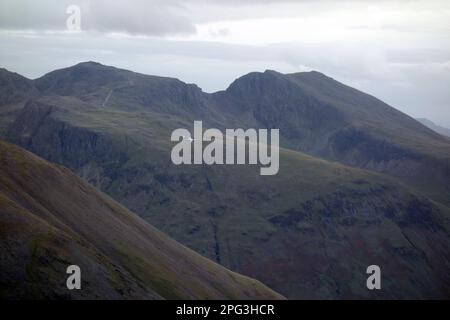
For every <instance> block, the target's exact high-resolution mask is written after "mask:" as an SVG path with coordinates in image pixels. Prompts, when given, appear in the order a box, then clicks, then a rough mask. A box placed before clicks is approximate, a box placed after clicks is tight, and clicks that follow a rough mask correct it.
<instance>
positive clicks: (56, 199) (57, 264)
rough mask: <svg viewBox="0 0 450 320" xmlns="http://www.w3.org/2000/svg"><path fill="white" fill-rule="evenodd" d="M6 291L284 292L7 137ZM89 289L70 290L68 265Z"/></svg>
mask: <svg viewBox="0 0 450 320" xmlns="http://www.w3.org/2000/svg"><path fill="white" fill-rule="evenodd" d="M0 239H1V241H0V253H1V258H0V297H1V298H33V299H35V298H38V299H40V298H50V299H53V298H89V299H91V298H93V299H96V298H105V299H121V298H127V299H128V298H138V299H144V298H145V299H164V298H165V299H171V298H186V299H192V298H196V299H208V298H209V299H214V298H225V299H231V298H234V299H245V298H256V299H258V298H265V299H274V298H280V296H279V295H278V294H276V293H275V292H273V291H272V290H270V289H268V288H267V287H265V286H264V285H262V284H261V283H259V282H258V281H255V280H252V279H250V278H247V277H244V276H241V275H238V274H236V273H233V272H230V271H228V270H226V269H225V268H223V267H221V266H219V265H217V264H215V263H213V262H211V261H209V260H207V259H205V258H203V257H201V256H200V255H198V254H196V253H194V252H193V251H191V250H190V249H187V248H186V247H184V246H182V245H180V244H179V243H177V242H175V241H174V240H172V239H170V238H168V237H167V236H166V235H164V234H163V233H161V232H159V231H158V230H156V229H155V228H153V227H152V226H150V225H149V224H148V223H146V222H144V221H143V220H142V219H140V218H139V217H137V216H136V215H135V214H133V213H131V212H130V211H128V210H127V209H125V208H124V207H122V206H121V205H120V204H118V203H117V202H115V201H114V200H112V199H111V198H109V197H108V196H106V195H104V194H102V193H100V192H99V191H97V190H96V189H95V188H93V187H91V186H90V185H88V184H86V183H84V182H82V181H81V180H80V179H79V178H77V177H76V176H75V175H74V174H72V173H71V172H70V171H69V170H68V169H66V168H64V167H61V166H57V165H53V164H50V163H48V162H47V161H45V160H43V159H41V158H39V157H37V156H35V155H33V154H31V153H29V152H27V151H24V150H22V149H20V148H18V147H16V146H13V145H10V144H8V143H5V142H2V141H0ZM71 264H76V265H79V266H80V267H81V270H82V290H74V291H69V290H67V288H66V283H65V281H66V276H67V275H66V273H65V271H66V268H67V266H69V265H71Z"/></svg>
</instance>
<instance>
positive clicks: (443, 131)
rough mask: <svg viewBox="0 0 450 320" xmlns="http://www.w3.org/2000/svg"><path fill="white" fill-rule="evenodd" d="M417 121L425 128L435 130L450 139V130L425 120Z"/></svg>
mask: <svg viewBox="0 0 450 320" xmlns="http://www.w3.org/2000/svg"><path fill="white" fill-rule="evenodd" d="M416 120H417V121H419V122H420V123H421V124H423V125H424V126H427V127H428V128H430V129H431V130H433V131H435V132H437V133H439V134H442V135H443V136H446V137H450V129H448V128H445V127H441V126H438V125H437V124H435V123H434V122H433V121H430V120H428V119H425V118H417V119H416Z"/></svg>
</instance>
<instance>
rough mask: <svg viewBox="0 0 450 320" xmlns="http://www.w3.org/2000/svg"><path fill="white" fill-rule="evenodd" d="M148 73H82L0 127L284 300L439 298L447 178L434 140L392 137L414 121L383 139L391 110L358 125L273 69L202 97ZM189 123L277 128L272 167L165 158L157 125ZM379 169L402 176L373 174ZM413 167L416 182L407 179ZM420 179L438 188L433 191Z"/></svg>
mask: <svg viewBox="0 0 450 320" xmlns="http://www.w3.org/2000/svg"><path fill="white" fill-rule="evenodd" d="M313 76H315V74H313ZM319 78H322V76H320V77H319ZM94 79H95V78H94ZM75 80H76V81H78V80H79V79H78V80H77V79H75ZM88 80H89V78H88V79H87V80H83V81H88ZM153 80H154V79H153ZM153 80H152V81H143V82H140V83H135V84H134V85H132V86H119V87H116V88H111V87H108V86H106V87H105V86H102V85H101V86H91V88H89V90H91V91H89V92H86V91H84V88H88V85H89V83H84V84H83V83H82V84H81V86H80V87H77V86H68V87H65V86H61V88H63V89H64V90H66V88H69V89H70V90H72V89H75V90H74V91H70V90H69V91H67V92H69V93H70V95H68V96H61V95H51V94H47V95H42V96H40V97H39V98H38V99H32V101H28V102H24V105H26V107H25V108H23V109H22V110H21V112H20V113H19V114H18V115H17V117H16V118H15V119H14V120H13V121H12V122H11V123H10V124H9V125H8V130H7V132H6V133H7V134H6V136H7V137H8V140H9V141H12V142H14V143H16V144H18V145H21V146H23V147H25V148H26V149H28V150H31V151H33V152H35V153H37V154H39V155H40V156H42V157H44V158H46V159H48V160H51V161H53V162H58V163H62V164H64V165H65V166H67V167H69V168H70V169H71V170H72V171H74V172H75V173H76V174H77V175H78V176H80V177H82V178H83V179H84V180H85V181H88V182H89V183H91V184H92V185H94V186H96V187H97V188H98V189H100V190H102V191H104V192H105V193H107V194H109V195H110V196H112V197H113V198H114V199H116V200H118V201H119V202H120V203H122V204H123V205H125V206H126V207H128V208H129V209H131V210H132V211H134V212H136V213H137V214H139V215H140V216H141V217H142V218H144V219H145V220H147V221H149V222H150V223H152V224H153V225H155V226H157V227H158V228H159V229H161V230H163V231H164V232H166V233H167V234H169V235H170V236H172V237H173V238H175V239H176V240H178V241H179V242H181V243H183V244H185V245H187V246H188V247H190V248H192V249H194V250H195V251H197V252H199V253H200V254H202V255H204V256H207V257H209V258H211V259H213V260H215V261H216V262H220V263H221V264H222V265H224V266H226V267H228V268H230V269H232V270H234V271H237V272H240V273H243V274H246V275H248V276H251V277H254V278H257V279H259V280H261V281H263V282H264V283H266V284H268V285H269V286H270V287H272V288H274V289H275V290H277V291H278V292H281V293H282V294H283V295H285V296H287V297H288V298H369V297H374V298H424V297H434V298H445V297H448V295H449V283H450V281H449V279H448V278H446V275H445V271H443V270H447V269H448V266H449V261H450V257H449V250H448V248H449V245H448V243H449V232H448V230H449V224H448V219H449V215H450V214H449V209H448V207H446V206H445V205H443V204H441V203H439V202H437V201H438V200H441V199H444V200H448V197H447V195H448V193H447V191H446V189H439V188H440V185H444V186H445V185H446V183H447V184H448V181H447V180H446V175H444V174H441V172H440V170H443V172H448V171H445V165H446V164H448V163H447V162H446V159H445V150H444V151H442V150H438V148H437V147H439V146H440V145H441V144H445V143H446V142H445V141H444V140H441V138H438V139H437V140H436V139H434V138H433V136H434V134H433V133H432V134H431V138H430V136H429V134H428V133H426V134H423V133H420V132H421V130H422V129H420V130H419V132H418V133H417V135H418V138H419V139H418V141H419V145H418V146H419V147H420V148H425V147H424V146H423V143H420V141H425V140H426V141H427V142H430V146H427V147H426V148H428V149H426V150H425V149H424V150H425V151H423V152H422V154H425V155H417V154H416V153H417V152H416V151H417V150H416V149H417V148H418V147H417V146H416V147H414V146H409V145H408V144H406V145H405V144H402V139H403V140H406V141H407V142H408V143H411V141H413V142H414V141H416V139H413V140H411V139H410V135H411V134H412V133H414V130H411V129H410V130H408V134H406V135H404V136H403V137H402V138H401V139H399V140H398V141H397V140H393V141H390V140H389V139H387V138H386V137H384V135H386V136H389V134H391V132H390V131H389V130H391V129H392V128H393V129H395V130H397V129H398V128H397V127H392V125H393V121H392V119H391V120H389V121H390V122H389V123H390V125H389V126H387V128H388V130H386V127H383V128H378V129H377V128H376V127H375V128H374V127H373V125H372V127H369V126H366V123H365V122H361V119H360V116H361V114H358V115H357V117H356V116H355V117H353V115H352V114H351V113H348V110H347V109H350V110H351V109H352V108H353V109H354V108H356V107H357V106H355V105H350V106H349V108H347V109H346V105H347V102H346V100H345V99H343V100H342V101H340V102H339V100H338V101H337V102H336V103H333V101H325V102H324V101H323V100H322V98H323V97H321V96H320V95H319V96H315V95H313V94H310V93H308V91H307V90H306V89H305V88H299V86H298V84H297V83H296V81H299V80H298V79H296V80H295V81H294V80H293V79H291V78H290V77H289V76H286V75H283V74H278V73H276V72H270V71H269V72H267V74H265V75H264V74H261V73H254V74H251V75H250V76H247V77H245V76H244V78H243V79H237V82H236V83H235V86H234V87H233V88H231V89H230V90H229V91H228V92H227V91H222V92H218V93H215V94H212V95H211V94H206V93H200V92H199V91H198V90H197V89H195V88H193V87H192V89H190V87H188V85H183V84H179V83H178V82H174V83H172V82H170V83H168V82H166V81H162V82H161V83H158V82H155V81H153ZM61 81H63V82H64V81H67V79H65V78H64V79H61ZM76 81H75V83H76ZM95 81H97V80H95ZM95 81H94V82H95ZM172 84H174V85H173V86H172ZM56 87H58V86H56ZM79 88H82V90H78V89H79ZM112 89H113V92H112V93H111V90H112ZM331 92H332V91H331ZM343 94H344V97H343V98H345V95H346V94H347V93H345V92H344V93H343ZM107 97H109V98H108V99H107V100H108V101H107V103H106V104H105V103H104V101H105V98H107ZM363 97H364V96H363ZM347 98H348V97H347ZM325 100H326V99H325ZM328 100H329V99H328ZM371 101H372V100H371ZM350 102H351V101H350ZM371 103H375V102H371ZM376 103H378V102H376ZM383 108H384V105H383V106H382V107H381V109H380V110H382V109H383ZM363 109H367V110H369V111H370V108H363ZM275 110H276V111H277V112H274V111H275ZM278 111H280V112H278ZM363 111H364V110H363ZM393 114H394V116H395V115H399V112H395V111H393ZM362 115H364V112H363V113H362ZM379 116H382V114H380V115H378V117H379ZM400 116H401V114H400ZM373 118H374V119H375V120H377V117H373ZM387 119H390V118H389V117H387ZM193 120H203V121H204V126H205V127H216V128H219V129H222V128H238V127H241V128H248V127H253V128H280V133H281V140H280V142H281V146H282V148H281V150H280V171H279V174H277V175H276V176H273V177H265V178H262V177H260V176H259V174H258V173H257V172H258V171H257V170H256V169H257V168H256V167H254V166H175V165H173V164H171V162H170V160H169V159H170V150H171V148H172V146H173V143H171V142H170V140H169V137H170V133H171V131H172V130H173V129H176V128H179V127H184V128H188V129H190V128H191V126H192V121H193ZM363 120H364V121H367V123H369V124H370V123H372V122H373V119H372V118H369V119H367V118H363ZM359 121H360V122H359ZM405 121H406V122H407V124H406V126H407V125H408V124H409V123H410V120H405ZM378 122H379V121H378ZM378 122H376V123H378ZM278 125H279V127H278ZM419 127H420V125H419ZM367 128H370V130H369V129H367ZM377 130H382V132H381V133H379V132H378V131H377ZM383 130H384V131H383ZM395 130H394V131H395ZM425 132H429V131H428V129H425ZM400 133H401V131H400ZM427 139H430V140H429V141H428V140H427ZM391 140H392V139H391ZM420 148H419V151H420ZM305 152H307V153H308V154H309V155H306V154H305ZM327 152H329V153H328V154H327ZM333 152H334V153H333ZM429 153H431V160H429V159H427V158H426V157H428V155H426V154H429ZM317 155H321V158H322V159H320V158H318V156H317ZM330 155H331V156H333V155H335V156H340V157H339V158H338V159H334V158H333V157H329V156H330ZM327 157H328V159H327ZM433 157H435V159H434V158H433ZM330 158H331V160H332V161H330ZM338 160H339V161H338ZM433 161H435V162H436V163H437V164H438V165H435V163H434V162H433ZM351 165H353V166H351ZM420 165H422V166H425V167H426V168H425V169H427V170H425V169H424V168H420V167H419V169H420V170H418V169H416V168H418V166H420ZM428 167H429V168H428ZM367 169H371V170H367ZM389 170H390V171H391V172H392V171H394V173H396V172H397V171H401V172H403V173H405V174H408V175H410V176H412V178H414V179H416V180H414V181H412V182H411V181H407V180H406V179H405V180H400V179H399V178H397V177H396V176H395V175H394V174H391V176H387V175H386V174H385V173H386V171H387V173H389ZM421 170H424V171H423V175H425V176H427V175H428V178H427V179H428V180H424V181H421V179H422V177H421ZM374 171H375V172H374ZM377 172H381V174H380V173H377ZM430 172H431V173H433V172H434V173H433V175H430ZM430 181H431V182H432V183H433V184H432V187H434V188H436V189H437V190H438V191H439V192H438V193H437V195H438V196H436V197H434V199H432V198H429V195H430V194H434V191H435V190H434V189H432V188H431V187H430V186H429V185H427V184H426V183H429V182H430ZM418 182H419V183H420V184H422V188H419V189H420V191H417V189H416V185H417V183H418ZM423 190H424V191H425V192H422V191H423ZM436 199H438V200H436ZM343 257H345V259H344V258H343ZM374 261H375V262H377V261H378V262H379V263H380V264H382V265H383V266H384V267H383V270H384V271H383V273H384V274H385V276H386V277H387V279H386V282H385V288H386V290H385V291H383V292H379V293H373V294H371V293H370V292H368V291H367V289H366V287H365V277H366V274H365V268H366V267H367V266H368V265H370V264H373V263H375V262H374ZM267 270H270V272H266V271H267ZM398 270H405V272H404V273H403V275H399V274H398Z"/></svg>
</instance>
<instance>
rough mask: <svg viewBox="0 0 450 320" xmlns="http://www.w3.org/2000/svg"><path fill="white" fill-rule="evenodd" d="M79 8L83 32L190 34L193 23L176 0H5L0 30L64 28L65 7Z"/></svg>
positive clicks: (192, 30)
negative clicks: (169, 0) (166, 0)
mask: <svg viewBox="0 0 450 320" xmlns="http://www.w3.org/2000/svg"><path fill="white" fill-rule="evenodd" d="M72 4H74V5H77V6H79V7H80V9H81V29H82V30H84V31H92V30H95V31H100V32H126V33H130V34H142V35H156V36H161V35H170V34H192V33H195V31H196V29H195V26H194V25H193V24H192V23H191V22H190V21H189V19H188V18H186V17H185V16H183V14H182V7H180V5H179V4H177V2H176V1H172V2H165V1H159V0H156V1H155V0H153V1H144V0H136V1H133V2H131V3H130V1H125V0H116V1H106V0H96V1H88V0H62V1H51V0H43V1H29V0H28V1H27V0H4V1H2V2H1V3H0V8H1V9H0V29H3V30H33V31H47V30H52V31H63V30H66V19H67V18H68V16H69V15H68V14H67V13H66V9H67V7H68V6H69V5H72Z"/></svg>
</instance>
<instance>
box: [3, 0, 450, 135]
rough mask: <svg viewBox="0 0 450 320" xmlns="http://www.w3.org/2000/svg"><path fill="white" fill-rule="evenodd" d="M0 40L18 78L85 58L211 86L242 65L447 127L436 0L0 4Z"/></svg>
mask: <svg viewBox="0 0 450 320" xmlns="http://www.w3.org/2000/svg"><path fill="white" fill-rule="evenodd" d="M71 4H75V5H78V6H79V7H80V9H81V31H80V32H73V31H68V30H67V26H66V20H67V18H68V17H69V14H67V13H66V9H67V7H68V6H69V5H71ZM0 43H1V45H0V67H5V68H7V69H8V70H11V71H15V72H18V73H20V74H22V75H25V76H27V77H30V78H36V77H39V76H41V75H43V74H45V73H46V72H49V71H51V70H54V69H56V68H62V67H67V66H70V65H73V64H76V63H78V62H80V61H87V60H93V61H98V62H101V63H104V64H108V65H114V66H117V67H122V68H126V69H131V70H133V71H139V72H142V73H148V74H155V75H162V76H172V77H177V78H179V79H181V80H183V81H185V82H190V83H196V84H197V85H199V86H200V87H201V88H202V89H203V90H204V91H207V92H213V91H217V90H222V89H225V88H226V87H227V86H228V85H229V84H230V83H231V82H232V81H233V80H234V79H235V78H237V77H239V76H241V75H243V74H245V73H248V72H251V71H264V70H265V69H274V70H277V71H280V72H283V73H287V72H298V71H309V70H317V71H320V72H323V73H325V74H327V75H328V76H331V77H333V78H335V79H336V80H339V81H341V82H344V83H346V84H348V85H351V86H353V87H356V88H358V89H360V90H363V91H365V92H368V93H370V94H373V95H375V96H377V97H378V98H380V99H382V100H384V101H385V102H387V103H389V104H391V105H392V106H394V107H396V108H398V109H400V110H402V111H404V112H406V113H408V114H410V115H411V116H414V117H426V118H429V119H430V120H432V121H434V122H435V123H437V124H440V125H444V126H447V127H450V1H447V0H441V1H437V0H436V1H434V0H418V1H414V0H404V1H389V0H384V1H364V0H358V1H341V0H339V1H338V0H334V1H333V0H329V1H320V0H318V1H317V0H315V1H313V0H304V1H302V0H299V1H295V0H285V1H275V0H247V1H245V0H243V1H238V0H231V1H230V0H209V1H206V0H183V1H181V0H169V1H162V0H157V1H148V0H146V1H144V0H136V1H130V0H127V1H124V0H115V1H106V0H96V1H87V0H84V1H83V0H82V1H77V0H70V1H66V0H53V1H51V0H40V1H31V0H30V1H23V0H0Z"/></svg>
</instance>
